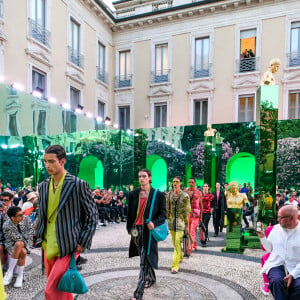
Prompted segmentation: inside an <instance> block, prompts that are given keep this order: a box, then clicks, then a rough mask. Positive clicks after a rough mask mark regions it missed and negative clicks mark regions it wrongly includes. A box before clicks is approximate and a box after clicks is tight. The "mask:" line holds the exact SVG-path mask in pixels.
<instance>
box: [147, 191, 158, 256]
mask: <svg viewBox="0 0 300 300" xmlns="http://www.w3.org/2000/svg"><path fill="white" fill-rule="evenodd" d="M156 192H157V190H154V194H153V197H152V201H151V207H150V212H149V216H148V219H147V220H146V222H147V223H150V222H151V218H152V211H153V207H154V202H155V198H156ZM151 237H152V232H151V230H150V231H149V242H148V250H147V255H149V253H150V247H151Z"/></svg>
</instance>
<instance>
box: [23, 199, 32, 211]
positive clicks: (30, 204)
mask: <svg viewBox="0 0 300 300" xmlns="http://www.w3.org/2000/svg"><path fill="white" fill-rule="evenodd" d="M32 206H33V204H32V203H31V202H30V201H27V202H25V203H24V204H23V206H22V210H23V211H24V210H25V209H27V208H30V207H32Z"/></svg>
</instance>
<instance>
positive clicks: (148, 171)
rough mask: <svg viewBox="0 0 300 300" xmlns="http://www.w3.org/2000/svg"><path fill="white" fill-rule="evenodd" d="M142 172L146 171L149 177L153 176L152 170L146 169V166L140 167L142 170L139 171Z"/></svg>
mask: <svg viewBox="0 0 300 300" xmlns="http://www.w3.org/2000/svg"><path fill="white" fill-rule="evenodd" d="M140 172H145V173H147V174H148V176H149V177H151V172H150V170H148V169H146V168H144V169H140V170H139V173H140Z"/></svg>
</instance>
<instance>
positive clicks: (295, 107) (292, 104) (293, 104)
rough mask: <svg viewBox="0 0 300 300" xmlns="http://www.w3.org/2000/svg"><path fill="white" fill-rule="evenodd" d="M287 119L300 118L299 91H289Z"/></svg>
mask: <svg viewBox="0 0 300 300" xmlns="http://www.w3.org/2000/svg"><path fill="white" fill-rule="evenodd" d="M288 118H289V119H300V91H295V92H290V93H289V115H288Z"/></svg>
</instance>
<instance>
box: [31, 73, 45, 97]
mask: <svg viewBox="0 0 300 300" xmlns="http://www.w3.org/2000/svg"><path fill="white" fill-rule="evenodd" d="M32 91H38V92H40V93H41V94H42V98H43V99H45V98H46V74H45V73H43V72H41V71H39V70H37V69H32Z"/></svg>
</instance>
